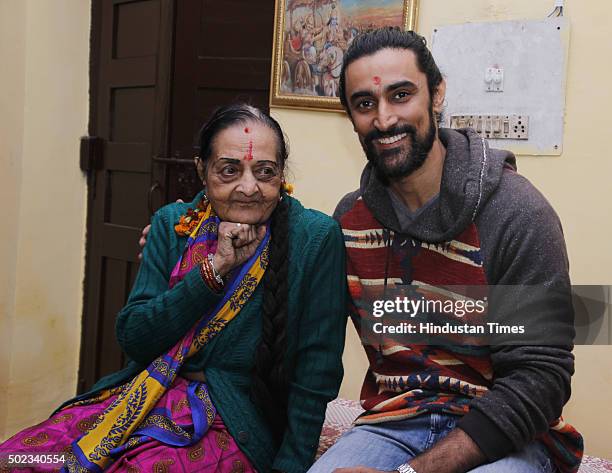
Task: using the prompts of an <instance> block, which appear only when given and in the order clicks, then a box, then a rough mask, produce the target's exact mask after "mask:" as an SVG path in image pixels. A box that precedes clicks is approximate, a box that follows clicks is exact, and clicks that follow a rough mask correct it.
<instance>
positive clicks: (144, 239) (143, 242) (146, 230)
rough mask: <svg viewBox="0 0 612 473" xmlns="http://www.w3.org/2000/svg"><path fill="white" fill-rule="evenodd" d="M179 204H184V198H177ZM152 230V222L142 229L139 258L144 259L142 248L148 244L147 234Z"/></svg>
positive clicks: (139, 241)
mask: <svg viewBox="0 0 612 473" xmlns="http://www.w3.org/2000/svg"><path fill="white" fill-rule="evenodd" d="M176 203H177V204H184V203H185V202H184V201H183V199H177V200H176ZM150 231H151V224H148V225H147V226H146V227H144V228H143V229H142V234H141V235H140V240H138V245H139V246H140V253H138V259H142V250H144V247H145V245H146V244H147V235H148V234H149V232H150Z"/></svg>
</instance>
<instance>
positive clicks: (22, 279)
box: [0, 0, 90, 440]
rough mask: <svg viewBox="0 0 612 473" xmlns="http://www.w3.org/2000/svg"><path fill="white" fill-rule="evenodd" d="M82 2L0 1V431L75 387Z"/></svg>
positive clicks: (85, 9)
mask: <svg viewBox="0 0 612 473" xmlns="http://www.w3.org/2000/svg"><path fill="white" fill-rule="evenodd" d="M89 9H90V5H89V2H87V1H83V0H53V1H52V2H51V1H46V0H43V1H41V0H17V1H10V0H0V64H2V65H3V68H2V69H3V72H2V76H1V78H0V83H1V84H2V94H0V106H1V108H0V110H1V113H0V206H1V212H0V214H1V215H2V220H3V221H2V225H1V226H0V228H1V230H0V232H1V233H0V261H2V272H1V273H2V276H1V278H2V279H1V280H0V370H1V371H0V440H1V439H3V438H6V437H8V436H10V435H12V434H13V433H14V432H15V431H16V430H18V429H19V428H21V427H24V426H26V425H29V424H32V423H33V422H40V421H41V420H42V419H44V418H45V417H47V416H48V415H49V414H50V411H51V410H52V409H53V408H54V407H57V406H58V405H59V404H60V403H61V402H62V401H64V400H65V399H67V398H69V397H70V396H72V395H74V392H75V388H76V377H77V371H78V355H79V345H80V332H81V312H82V308H81V306H82V281H83V265H84V235H85V211H86V182H85V178H84V176H83V175H82V173H81V172H80V170H79V166H78V163H79V136H81V135H84V134H86V132H87V121H88V116H87V113H88V86H89V79H88V62H89V16H90V15H89Z"/></svg>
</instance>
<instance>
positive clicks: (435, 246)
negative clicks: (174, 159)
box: [335, 130, 582, 471]
mask: <svg viewBox="0 0 612 473" xmlns="http://www.w3.org/2000/svg"><path fill="white" fill-rule="evenodd" d="M441 139H442V141H443V142H444V144H445V146H446V148H447V156H446V160H445V168H444V175H443V180H442V186H441V190H440V194H439V196H438V198H437V199H436V201H435V202H434V204H433V205H431V206H428V208H427V209H425V211H424V212H423V213H422V214H420V215H418V216H417V217H416V218H415V220H414V221H413V222H411V223H410V224H408V225H405V226H402V225H400V223H399V222H400V220H399V219H398V217H397V214H398V212H401V211H402V209H401V208H398V206H397V204H395V208H394V204H393V203H392V201H391V199H390V198H389V193H388V190H387V189H386V188H384V186H383V185H382V184H381V183H380V181H379V180H378V179H377V177H376V175H375V173H374V172H371V171H372V170H371V167H370V166H369V165H368V166H367V167H366V169H365V170H364V174H363V176H362V182H361V188H360V189H359V190H358V191H356V192H354V193H351V194H349V195H347V196H346V197H345V198H344V199H343V200H342V201H341V202H340V204H339V205H338V208H337V209H336V213H335V217H336V218H337V219H338V220H339V222H340V224H341V226H342V229H343V233H344V240H345V245H346V248H347V275H348V282H349V289H350V293H351V297H352V306H353V311H352V312H353V314H352V315H353V320H354V322H355V324H356V326H357V328H358V330H361V336H362V340H365V343H364V347H365V350H366V353H367V355H368V359H369V362H370V367H369V370H368V374H367V376H366V379H365V381H364V385H363V387H362V393H361V398H362V404H363V407H364V408H365V409H366V413H365V414H364V415H363V416H362V417H360V419H358V421H357V422H358V423H361V424H365V423H380V422H386V421H390V420H398V419H404V418H407V417H411V416H415V415H418V414H420V413H423V412H446V413H450V414H456V415H461V416H463V417H462V419H461V420H460V421H459V424H458V426H459V428H461V429H463V430H464V431H465V432H466V433H467V434H468V435H470V437H472V439H473V440H474V441H475V442H476V443H477V444H478V445H479V447H480V449H481V450H482V451H483V453H484V454H485V455H486V457H487V459H488V460H489V461H494V460H496V459H499V458H501V457H503V456H506V455H507V454H509V453H510V452H512V451H515V450H518V449H520V448H522V447H523V446H524V445H526V444H527V443H528V442H530V441H532V440H534V439H535V438H538V439H540V440H541V441H542V442H543V443H545V444H546V445H547V446H548V447H549V449H550V451H551V454H552V456H553V458H554V460H555V461H556V463H557V465H558V466H559V468H560V469H561V470H562V471H576V470H577V469H578V466H579V464H580V459H581V457H582V437H581V436H580V434H579V433H578V432H576V430H575V429H574V428H573V427H571V426H570V425H568V424H565V423H564V422H563V421H562V420H561V418H560V417H559V416H560V414H561V409H562V406H563V404H564V403H565V402H566V401H567V399H568V397H569V392H570V388H569V383H570V378H571V374H572V373H573V357H572V355H571V346H572V340H571V336H572V334H571V330H568V336H567V340H566V341H565V343H563V346H512V347H509V346H505V347H496V346H475V345H445V346H432V345H415V344H408V343H402V341H401V339H398V338H397V337H396V338H395V339H392V338H390V337H384V336H381V337H379V338H378V339H377V340H376V341H375V342H372V337H371V333H364V332H366V331H369V332H371V330H370V327H371V325H370V324H369V323H370V322H371V319H372V309H371V308H372V302H373V301H374V300H380V299H384V298H385V295H386V294H388V291H390V290H392V289H393V288H398V287H400V286H403V285H409V286H418V287H419V288H425V289H426V290H427V291H429V292H430V293H433V294H436V293H438V294H440V293H443V292H446V294H445V297H450V298H452V297H453V294H448V291H445V290H443V289H441V288H440V286H445V287H448V286H455V287H456V286H483V287H486V285H504V284H508V285H538V284H541V285H554V286H557V287H561V288H562V289H563V290H562V291H561V294H562V295H561V296H560V298H559V299H558V300H554V301H551V303H550V304H549V305H550V310H549V313H547V314H545V315H546V316H547V317H548V320H551V321H552V322H553V323H557V322H558V323H559V324H561V325H563V324H565V325H568V321H570V322H571V317H572V309H571V301H570V299H569V277H568V276H567V258H566V253H565V246H564V243H563V237H562V233H561V229H560V224H559V222H558V219H557V217H556V215H555V214H554V211H553V210H552V208H551V207H550V205H549V204H548V203H547V202H546V200H545V199H544V198H543V197H542V196H541V195H540V194H539V193H538V192H537V191H536V190H535V189H534V188H533V186H531V184H529V182H528V181H526V180H525V179H524V178H522V177H521V176H519V175H518V174H516V172H515V171H514V167H513V166H514V160H513V157H512V156H511V155H510V154H509V153H504V152H498V151H496V150H490V149H489V148H488V146H487V144H486V143H485V142H483V141H481V140H480V138H479V137H478V136H477V135H476V134H475V133H473V132H471V131H467V130H466V131H464V132H462V133H458V132H451V131H449V130H441ZM517 196H520V197H521V199H520V201H519V200H518V199H517ZM566 289H567V290H566ZM508 311H509V312H511V311H512V308H511V307H510V308H508ZM534 398H535V399H534ZM527 400H529V401H527Z"/></svg>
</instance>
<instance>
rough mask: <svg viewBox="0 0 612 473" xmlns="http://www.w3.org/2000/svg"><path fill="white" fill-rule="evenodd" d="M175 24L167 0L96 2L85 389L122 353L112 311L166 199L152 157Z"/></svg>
mask: <svg viewBox="0 0 612 473" xmlns="http://www.w3.org/2000/svg"><path fill="white" fill-rule="evenodd" d="M172 24H173V2H172V1H169V0H139V1H126V0H94V1H93V3H92V34H91V46H92V48H91V63H90V64H91V70H90V80H91V87H90V94H91V95H90V97H91V102H90V123H89V134H90V135H92V136H96V137H98V138H99V139H98V140H95V141H93V142H92V146H90V147H86V146H85V147H82V149H83V148H84V149H85V154H86V155H85V156H82V159H81V161H82V163H88V161H89V164H88V165H86V166H85V167H88V168H89V202H88V218H87V220H88V223H87V251H86V275H85V292H84V313H83V335H82V340H81V360H80V372H79V385H78V390H79V392H83V391H85V390H87V389H89V388H90V387H91V386H92V384H93V383H94V382H95V381H96V380H97V379H98V378H100V377H101V376H104V375H106V374H109V373H111V372H113V371H116V370H117V369H118V368H120V367H122V365H123V364H124V361H125V360H124V356H123V354H122V352H121V349H120V348H119V345H118V344H117V342H116V339H115V317H116V315H117V312H118V311H119V310H120V309H121V307H122V306H123V304H124V302H125V300H126V298H127V295H128V293H129V290H130V288H131V286H132V283H133V281H134V279H135V276H136V273H137V271H138V260H137V253H138V249H137V241H138V238H139V235H140V232H141V229H142V227H143V226H144V225H146V223H147V222H148V221H149V216H150V213H151V210H152V209H153V207H154V206H156V205H159V204H160V203H161V195H160V194H159V192H158V188H157V187H153V186H152V183H154V182H155V180H156V177H155V176H153V175H152V159H151V158H152V156H153V155H154V154H155V153H159V152H164V149H165V146H167V142H164V140H165V139H166V138H165V137H166V134H165V130H166V129H167V109H168V100H169V84H170V83H169V73H168V71H169V68H170V65H171V63H170V59H171V47H172ZM88 148H89V149H88ZM87 151H89V154H88V155H87Z"/></svg>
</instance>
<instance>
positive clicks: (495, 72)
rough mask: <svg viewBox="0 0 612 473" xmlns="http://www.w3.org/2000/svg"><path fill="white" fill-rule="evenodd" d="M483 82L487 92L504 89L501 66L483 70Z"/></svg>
mask: <svg viewBox="0 0 612 473" xmlns="http://www.w3.org/2000/svg"><path fill="white" fill-rule="evenodd" d="M485 84H486V91H487V92H503V91H504V69H503V68H501V67H497V66H494V67H489V68H487V70H486V71H485Z"/></svg>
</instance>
